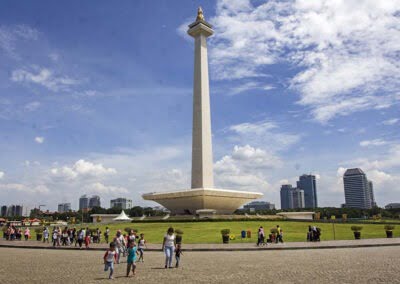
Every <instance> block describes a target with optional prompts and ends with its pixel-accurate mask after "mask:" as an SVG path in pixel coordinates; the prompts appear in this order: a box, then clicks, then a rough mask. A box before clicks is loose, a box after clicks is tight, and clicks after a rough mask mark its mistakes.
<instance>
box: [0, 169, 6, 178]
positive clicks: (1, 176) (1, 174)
mask: <svg viewBox="0 0 400 284" xmlns="http://www.w3.org/2000/svg"><path fill="white" fill-rule="evenodd" d="M4 175H5V174H4V172H2V171H0V179H3V178H4Z"/></svg>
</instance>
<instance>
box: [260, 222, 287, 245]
mask: <svg viewBox="0 0 400 284" xmlns="http://www.w3.org/2000/svg"><path fill="white" fill-rule="evenodd" d="M271 243H283V230H282V228H281V227H280V226H279V225H276V228H272V229H271V230H270V234H268V238H267V241H265V231H264V228H263V227H262V226H260V227H259V228H258V232H257V246H264V245H269V244H271Z"/></svg>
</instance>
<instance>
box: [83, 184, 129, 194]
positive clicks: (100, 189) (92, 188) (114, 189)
mask: <svg viewBox="0 0 400 284" xmlns="http://www.w3.org/2000/svg"><path fill="white" fill-rule="evenodd" d="M84 189H85V192H88V193H92V194H99V195H115V194H127V193H128V190H127V189H126V188H124V187H118V186H107V185H104V184H102V183H100V182H96V183H93V184H90V185H88V186H86V187H85V188H84Z"/></svg>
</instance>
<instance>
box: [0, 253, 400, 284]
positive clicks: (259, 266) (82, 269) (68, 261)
mask: <svg viewBox="0 0 400 284" xmlns="http://www.w3.org/2000/svg"><path fill="white" fill-rule="evenodd" d="M0 255H1V256H2V257H1V258H0V283H56V282H59V283H61V282H62V283H103V282H110V281H112V282H115V283H129V282H133V281H138V282H140V283H267V282H273V283H306V282H307V283H400V257H399V255H400V247H399V246H394V247H372V248H344V249H322V250H315V249H313V250H285V251H266V250H263V251H249V252H246V251H237V252H228V251H224V252H189V251H187V252H185V254H184V255H183V256H182V260H181V261H182V264H181V267H180V268H178V269H164V268H163V260H164V255H163V253H162V252H161V251H159V252H154V251H153V252H147V253H146V255H145V262H144V263H138V269H137V275H136V276H135V277H134V279H132V278H125V277H124V275H125V268H126V264H125V263H123V264H120V265H116V270H115V277H116V279H114V280H108V279H107V274H106V273H105V272H103V271H102V269H103V265H102V256H103V252H100V251H84V250H83V251H76V250H43V249H23V248H0Z"/></svg>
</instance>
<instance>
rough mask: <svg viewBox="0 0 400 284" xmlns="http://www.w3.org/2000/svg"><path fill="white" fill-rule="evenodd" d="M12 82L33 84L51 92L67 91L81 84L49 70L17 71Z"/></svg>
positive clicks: (12, 76) (12, 77) (12, 74)
mask: <svg viewBox="0 0 400 284" xmlns="http://www.w3.org/2000/svg"><path fill="white" fill-rule="evenodd" d="M11 81H13V82H19V83H33V84H37V85H40V86H43V87H45V88H47V89H49V90H51V91H54V92H56V91H67V90H69V88H70V86H73V85H77V84H79V81H78V80H75V79H72V78H69V77H67V76H59V75H57V74H55V73H54V71H52V70H50V69H48V68H38V67H35V68H33V70H32V71H28V70H26V69H17V70H14V71H13V72H12V73H11Z"/></svg>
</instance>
